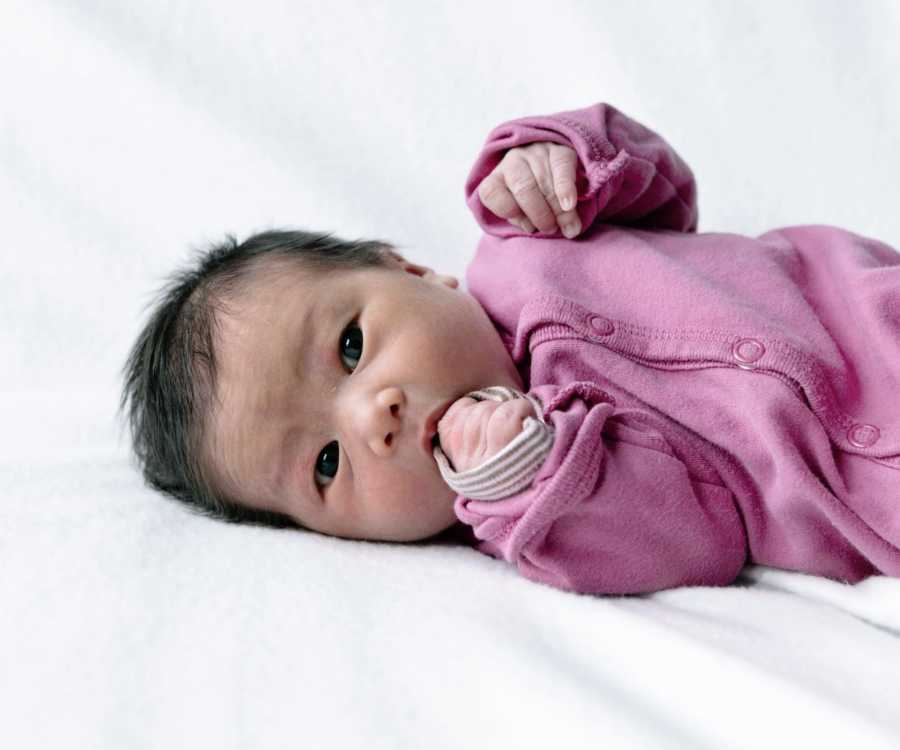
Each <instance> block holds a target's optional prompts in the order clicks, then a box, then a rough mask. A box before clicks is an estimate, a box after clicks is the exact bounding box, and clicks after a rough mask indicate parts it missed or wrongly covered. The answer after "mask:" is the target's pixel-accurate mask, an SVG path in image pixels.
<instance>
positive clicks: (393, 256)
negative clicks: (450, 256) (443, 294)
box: [384, 250, 459, 289]
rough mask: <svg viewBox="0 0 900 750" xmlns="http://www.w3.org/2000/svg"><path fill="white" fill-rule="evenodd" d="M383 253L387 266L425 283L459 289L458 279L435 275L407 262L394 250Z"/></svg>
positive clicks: (424, 267) (429, 270)
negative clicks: (419, 277)
mask: <svg viewBox="0 0 900 750" xmlns="http://www.w3.org/2000/svg"><path fill="white" fill-rule="evenodd" d="M384 253H385V257H386V258H387V260H388V263H389V265H391V266H393V267H395V268H398V269H400V270H403V271H406V273H411V274H413V275H415V276H421V277H422V278H423V279H425V280H426V281H431V282H433V283H435V284H444V285H445V286H449V287H450V288H451V289H456V288H457V287H459V279H457V278H456V277H455V276H444V275H441V274H437V273H435V272H434V271H433V270H432V269H430V268H429V267H428V266H420V265H418V264H417V263H412V262H410V261H408V260H407V259H406V258H404V257H403V256H402V255H400V253H398V252H395V251H394V250H385V251H384Z"/></svg>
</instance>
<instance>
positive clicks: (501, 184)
mask: <svg viewBox="0 0 900 750" xmlns="http://www.w3.org/2000/svg"><path fill="white" fill-rule="evenodd" d="M577 164H578V156H577V154H576V153H575V151H574V150H573V149H571V148H569V147H568V146H561V145H559V144H557V143H550V142H544V141H540V142H537V143H531V144H528V145H527V146H518V147H516V148H513V149H510V150H509V151H508V152H507V153H506V154H505V155H504V157H503V159H502V160H501V162H500V163H499V164H498V165H497V167H496V168H495V169H494V171H493V172H491V173H490V174H489V175H488V176H487V177H486V178H485V179H484V180H483V181H482V183H481V185H479V187H478V195H479V197H480V198H481V202H482V204H483V205H484V206H485V207H486V208H488V209H489V210H490V211H491V212H492V213H494V214H495V215H497V216H499V217H501V218H504V219H506V220H507V221H509V222H510V223H511V224H514V225H515V226H517V227H519V228H520V229H522V230H523V231H526V232H529V233H531V232H533V231H534V230H535V228H537V229H540V231H541V232H543V233H546V234H553V233H555V232H556V231H557V228H559V229H560V230H561V231H562V232H563V234H564V235H565V236H566V237H569V238H572V237H574V236H575V235H576V234H578V233H579V232H580V231H581V222H580V220H579V218H578V213H577V211H575V210H574V209H575V206H576V204H577V200H578V193H577V189H576V185H575V175H576V167H577Z"/></svg>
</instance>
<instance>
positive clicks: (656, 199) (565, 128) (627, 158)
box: [465, 103, 697, 237]
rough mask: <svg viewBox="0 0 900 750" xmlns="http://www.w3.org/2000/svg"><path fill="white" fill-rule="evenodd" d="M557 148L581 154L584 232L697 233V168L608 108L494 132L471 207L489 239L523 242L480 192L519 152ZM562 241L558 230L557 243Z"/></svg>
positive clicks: (469, 198) (479, 164)
mask: <svg viewBox="0 0 900 750" xmlns="http://www.w3.org/2000/svg"><path fill="white" fill-rule="evenodd" d="M536 141H552V142H554V143H560V144H562V145H564V146H570V147H571V148H573V149H575V151H576V153H577V154H578V169H577V175H576V188H577V190H578V214H579V217H580V218H581V226H582V227H583V228H584V229H585V230H587V228H588V227H590V226H591V224H592V223H593V222H594V220H595V219H596V220H599V221H603V222H607V223H611V224H628V225H631V226H634V227H638V228H642V229H651V228H653V229H673V230H677V231H683V232H693V231H696V229H697V187H696V184H695V182H694V175H693V173H692V172H691V170H690V167H688V165H687V164H686V163H685V162H684V161H683V160H682V159H681V157H680V156H678V154H677V153H675V150H674V149H673V148H672V147H671V146H670V145H669V144H668V143H666V142H665V141H664V140H663V139H662V138H661V137H660V136H659V135H657V134H656V133H654V132H653V131H652V130H650V129H649V128H646V127H644V126H643V125H641V124H640V123H638V122H636V121H634V120H632V119H631V118H629V117H628V116H626V115H624V114H622V113H621V112H619V111H618V110H617V109H616V108H615V107H612V106H610V105H609V104H603V103H600V104H594V105H593V106H591V107H587V108H585V109H576V110H572V111H569V112H559V113H557V114H553V115H547V116H543V117H522V118H520V119H517V120H510V121H509V122H506V123H503V124H502V125H499V126H498V127H496V128H494V129H493V130H492V131H491V133H490V134H489V135H488V138H487V141H486V142H485V144H484V146H483V148H482V149H481V153H480V154H479V155H478V158H477V159H476V160H475V165H474V166H473V167H472V170H471V171H470V172H469V176H468V178H467V179H466V186H465V191H466V202H467V204H468V206H469V209H470V210H471V211H472V213H473V214H474V215H475V219H476V220H477V221H478V223H479V224H480V225H481V227H482V228H483V229H484V231H485V232H488V233H489V234H493V235H497V236H498V237H507V236H512V235H522V234H524V233H523V232H522V231H521V230H519V229H517V228H516V227H514V226H512V225H511V224H509V223H508V222H507V221H506V220H505V219H501V218H499V217H497V216H495V215H494V214H493V213H491V212H490V211H489V210H488V209H486V208H485V207H484V206H483V205H482V204H481V200H480V199H479V197H478V192H477V189H478V186H479V185H480V184H481V181H482V180H483V179H484V178H485V177H487V176H488V174H490V173H491V172H492V171H493V170H494V168H495V167H496V166H497V164H499V163H500V160H501V159H502V158H503V155H504V154H505V153H506V152H507V151H508V150H509V149H511V148H514V147H515V146H523V145H527V144H529V143H534V142H536ZM532 236H535V237H549V236H553V237H562V236H563V235H562V233H561V232H560V231H559V230H558V229H557V230H555V231H554V232H553V234H552V235H549V234H542V233H540V232H537V233H535V234H534V235H532Z"/></svg>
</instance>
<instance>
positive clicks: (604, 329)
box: [591, 315, 615, 336]
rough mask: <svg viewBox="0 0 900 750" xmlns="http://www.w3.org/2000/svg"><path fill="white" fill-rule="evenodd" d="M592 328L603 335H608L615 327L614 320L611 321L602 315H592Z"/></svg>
mask: <svg viewBox="0 0 900 750" xmlns="http://www.w3.org/2000/svg"><path fill="white" fill-rule="evenodd" d="M591 328H593V329H594V330H595V331H596V332H597V333H599V334H600V335H601V336H608V335H609V334H611V333H612V332H613V330H614V328H615V327H614V326H613V324H612V321H609V320H607V319H606V318H604V317H602V316H600V315H592V316H591Z"/></svg>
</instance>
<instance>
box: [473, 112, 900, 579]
mask: <svg viewBox="0 0 900 750" xmlns="http://www.w3.org/2000/svg"><path fill="white" fill-rule="evenodd" d="M534 141H553V142H555V143H561V144H564V145H567V146H571V147H572V148H574V149H575V151H576V152H577V154H578V157H579V167H578V175H577V188H578V196H579V198H578V201H579V202H578V213H579V215H580V218H581V223H582V226H583V227H584V231H583V233H582V234H581V235H580V236H579V237H577V238H576V239H574V240H567V239H565V238H564V237H563V235H562V234H561V233H559V232H558V231H557V232H555V233H553V234H540V233H535V234H533V235H529V234H526V233H525V232H522V231H521V230H519V229H517V228H516V227H514V226H512V225H511V224H509V223H507V222H506V221H505V220H503V219H500V218H498V217H497V216H494V215H493V214H492V213H490V211H488V210H487V209H486V208H484V206H483V205H482V204H481V202H480V200H479V198H478V195H477V192H476V188H477V187H478V185H479V184H480V182H481V181H482V180H483V179H484V177H485V176H487V175H488V174H489V173H490V172H491V171H492V170H493V168H494V167H495V166H496V165H497V163H498V162H499V161H500V159H501V158H502V156H503V154H504V153H505V151H507V150H508V149H510V148H512V147H514V146H520V145H523V144H528V143H531V142H534ZM466 195H467V201H468V205H469V207H470V209H471V210H472V212H473V213H474V215H475V218H476V220H477V221H478V222H479V224H480V225H481V226H482V227H483V229H484V231H485V234H484V235H483V237H482V239H481V242H480V243H479V246H478V250H477V254H476V257H475V259H474V261H473V262H472V263H471V265H470V266H469V268H468V269H467V273H466V284H467V288H468V291H469V292H470V293H471V294H472V295H474V296H475V297H476V298H477V299H478V301H479V302H480V303H481V304H482V306H483V307H484V308H485V310H486V311H487V313H488V315H489V316H490V318H491V320H492V321H493V323H494V325H495V326H496V328H497V331H498V332H499V334H500V336H501V338H502V339H503V341H504V342H505V344H506V346H507V348H508V350H509V353H510V356H511V357H512V359H513V360H514V362H515V364H516V366H517V368H518V370H519V373H520V374H521V376H522V379H523V382H524V384H525V387H526V389H527V396H528V397H529V398H531V400H532V403H533V404H536V405H540V408H541V413H540V414H539V415H538V416H539V420H538V421H539V422H540V423H541V426H542V427H543V428H544V430H543V432H542V434H543V435H544V441H543V445H544V449H543V452H542V454H541V461H540V462H538V463H539V465H538V466H535V467H534V470H532V472H531V476H530V481H529V483H528V485H527V486H526V487H524V488H518V489H516V491H515V492H513V493H512V494H509V493H504V496H503V497H493V499H486V498H485V496H486V495H489V494H491V493H485V496H483V497H482V499H477V498H476V497H474V496H466V495H465V494H460V495H458V497H457V499H456V503H455V511H456V515H457V517H458V518H459V520H460V521H461V522H462V523H464V524H466V525H468V526H470V527H471V529H472V531H473V532H474V537H475V538H476V539H477V547H478V549H479V550H481V551H482V552H485V553H487V554H489V555H492V556H494V557H499V558H503V559H505V560H507V561H509V562H510V563H512V564H514V565H516V566H517V568H518V569H519V571H520V572H521V573H522V574H523V575H525V576H526V577H528V578H530V579H533V580H535V581H540V582H543V583H546V584H549V585H552V586H557V587H559V588H562V589H566V590H571V591H579V592H586V593H608V594H620V593H640V592H649V591H656V590H659V589H664V588H669V587H673V586H684V585H724V584H727V583H729V582H731V581H733V580H734V578H735V577H736V576H737V574H738V573H739V571H740V570H741V568H742V566H743V565H744V564H745V563H747V562H756V563H760V564H764V565H770V566H774V567H778V568H784V569H789V570H798V571H805V572H808V573H814V574H818V575H824V576H829V577H833V578H836V579H840V580H844V581H850V582H854V581H858V580H860V579H861V578H863V577H865V576H868V575H871V574H875V573H884V574H887V575H892V576H900V253H897V251H895V250H893V249H892V248H891V247H889V246H888V245H886V244H884V243H881V242H878V241H877V240H873V239H869V238H866V237H862V236H859V235H856V234H853V233H851V232H848V231H845V230H842V229H839V228H837V227H830V226H798V227H788V228H783V229H777V230H774V231H770V232H767V233H766V234H763V235H761V236H760V237H757V238H751V237H743V236H741V235H736V234H727V233H700V234H698V233H697V232H696V226H697V204H696V187H695V183H694V178H693V174H692V173H691V170H690V168H689V167H688V166H687V165H686V164H685V162H684V161H682V159H681V158H680V157H679V156H678V155H677V154H676V153H675V151H674V150H673V149H672V148H671V147H670V146H669V145H668V144H667V143H666V142H665V141H664V140H663V139H662V138H660V137H659V136H658V135H657V134H656V133H654V132H653V131H651V130H649V129H647V128H646V127H644V126H642V125H640V124H638V123H637V122H635V121H634V120H631V119H629V118H628V117H626V116H625V115H623V114H622V113H621V112H619V111H618V110H616V109H615V108H613V107H611V106H610V105H608V104H602V103H601V104H596V105H594V106H591V107H587V108H585V109H581V110H575V111H570V112H561V113H558V114H554V115H550V116H546V117H526V118H521V119H517V120H512V121H510V122H507V123H505V124H503V125H500V126H499V127H497V128H495V129H494V130H493V131H492V132H491V133H490V135H489V136H488V139H487V142H486V144H485V146H484V148H483V149H482V151H481V153H480V155H479V156H478V158H477V160H476V162H475V165H474V167H473V168H472V171H471V173H470V174H469V177H468V180H467V182H466ZM548 435H549V436H550V437H551V438H552V439H549V440H548V439H547V436H548ZM534 439H535V440H538V439H539V438H537V437H536V438H534ZM533 463H534V462H532V464H533ZM495 468H496V467H495ZM514 471H515V469H514V470H513V473H514ZM508 473H509V472H507V474H508ZM470 494H476V495H477V494H478V493H477V492H475V491H474V490H473V493H470ZM493 494H494V495H496V494H497V493H496V492H495V493H493Z"/></svg>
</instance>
